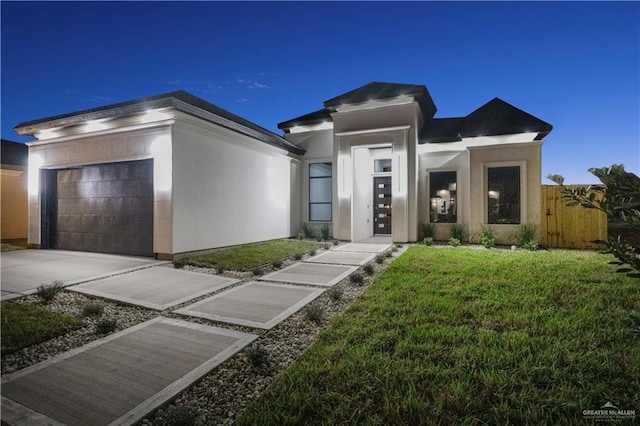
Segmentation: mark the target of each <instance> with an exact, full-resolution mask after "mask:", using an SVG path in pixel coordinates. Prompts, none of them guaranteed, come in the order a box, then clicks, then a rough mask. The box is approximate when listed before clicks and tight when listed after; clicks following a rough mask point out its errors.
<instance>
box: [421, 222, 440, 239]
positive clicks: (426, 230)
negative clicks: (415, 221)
mask: <svg viewBox="0 0 640 426" xmlns="http://www.w3.org/2000/svg"><path fill="white" fill-rule="evenodd" d="M435 233H436V226H435V225H434V224H433V223H421V224H420V238H421V239H425V238H429V237H431V238H433V237H434V236H435Z"/></svg>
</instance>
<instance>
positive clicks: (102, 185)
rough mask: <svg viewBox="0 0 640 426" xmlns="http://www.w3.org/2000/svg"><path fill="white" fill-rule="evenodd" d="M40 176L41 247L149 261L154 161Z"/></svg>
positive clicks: (126, 162) (125, 163)
mask: <svg viewBox="0 0 640 426" xmlns="http://www.w3.org/2000/svg"><path fill="white" fill-rule="evenodd" d="M42 172H43V174H42V184H43V188H42V189H43V191H42V201H43V205H44V206H45V208H44V209H43V217H42V224H43V237H44V238H43V245H45V246H47V247H46V248H57V249H62V250H79V251H90V252H98V253H111V254H123V255H133V256H153V160H141V161H125V162H118V163H109V164H97V165H87V166H79V167H73V168H66V169H55V170H42Z"/></svg>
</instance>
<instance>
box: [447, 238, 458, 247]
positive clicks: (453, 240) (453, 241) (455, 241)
mask: <svg viewBox="0 0 640 426" xmlns="http://www.w3.org/2000/svg"><path fill="white" fill-rule="evenodd" d="M449 245H450V246H451V247H458V246H459V245H460V240H459V239H457V238H453V237H451V239H449Z"/></svg>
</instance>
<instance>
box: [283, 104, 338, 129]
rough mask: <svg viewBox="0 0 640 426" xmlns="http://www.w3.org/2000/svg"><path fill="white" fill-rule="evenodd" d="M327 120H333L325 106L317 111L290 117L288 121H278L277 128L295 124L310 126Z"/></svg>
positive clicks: (287, 127)
mask: <svg viewBox="0 0 640 426" xmlns="http://www.w3.org/2000/svg"><path fill="white" fill-rule="evenodd" d="M327 121H333V118H332V117H331V111H329V110H328V109H326V108H323V109H320V110H318V111H314V112H311V113H309V114H305V115H301V116H300V117H296V118H292V119H291V120H288V121H283V122H282V123H278V129H283V130H284V129H290V128H292V127H295V126H311V125H313V124H320V123H324V122H327Z"/></svg>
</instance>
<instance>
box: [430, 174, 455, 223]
mask: <svg viewBox="0 0 640 426" xmlns="http://www.w3.org/2000/svg"><path fill="white" fill-rule="evenodd" d="M457 194H458V182H457V176H456V172H431V173H429V199H430V200H429V201H430V206H429V211H430V212H431V222H432V223H435V222H442V223H456V222H457V221H458V201H457Z"/></svg>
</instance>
